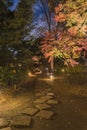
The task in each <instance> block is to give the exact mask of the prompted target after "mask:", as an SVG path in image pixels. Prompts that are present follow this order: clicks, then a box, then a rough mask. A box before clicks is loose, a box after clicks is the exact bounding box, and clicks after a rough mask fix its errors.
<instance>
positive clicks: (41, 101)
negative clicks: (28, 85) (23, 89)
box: [34, 98, 47, 104]
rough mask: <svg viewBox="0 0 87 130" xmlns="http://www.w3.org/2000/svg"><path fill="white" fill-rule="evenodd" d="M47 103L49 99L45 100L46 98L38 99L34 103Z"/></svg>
mask: <svg viewBox="0 0 87 130" xmlns="http://www.w3.org/2000/svg"><path fill="white" fill-rule="evenodd" d="M46 101H47V99H45V98H40V99H36V100H35V101H34V103H36V104H43V103H45V102H46Z"/></svg>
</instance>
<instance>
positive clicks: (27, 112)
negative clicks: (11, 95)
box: [22, 108, 39, 116]
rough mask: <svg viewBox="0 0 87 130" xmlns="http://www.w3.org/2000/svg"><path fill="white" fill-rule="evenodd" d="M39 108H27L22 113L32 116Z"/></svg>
mask: <svg viewBox="0 0 87 130" xmlns="http://www.w3.org/2000/svg"><path fill="white" fill-rule="evenodd" d="M38 111H39V110H38V109H37V108H27V109H25V110H24V111H23V112H22V113H23V114H27V115H30V116H33V115H35V114H36V113H37V112H38Z"/></svg>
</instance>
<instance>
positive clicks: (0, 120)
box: [0, 118, 10, 128]
mask: <svg viewBox="0 0 87 130" xmlns="http://www.w3.org/2000/svg"><path fill="white" fill-rule="evenodd" d="M9 124H10V122H9V121H8V120H6V119H4V118H0V128H4V127H8V126H9Z"/></svg>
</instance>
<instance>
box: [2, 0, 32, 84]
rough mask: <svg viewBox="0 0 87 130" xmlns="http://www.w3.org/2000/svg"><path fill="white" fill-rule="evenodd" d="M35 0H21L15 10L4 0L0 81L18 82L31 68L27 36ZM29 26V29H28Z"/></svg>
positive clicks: (30, 53)
mask: <svg viewBox="0 0 87 130" xmlns="http://www.w3.org/2000/svg"><path fill="white" fill-rule="evenodd" d="M32 3H33V1H28V0H25V1H21V3H19V6H18V7H17V8H16V9H15V10H14V11H11V10H9V7H10V6H11V5H9V4H8V3H7V5H5V3H3V1H2V13H1V14H0V81H2V82H3V81H4V83H5V82H6V83H9V84H13V83H12V82H13V81H14V82H15V83H17V82H18V81H19V80H20V79H21V77H22V75H24V73H25V72H26V69H27V68H30V66H31V65H30V64H31V60H30V59H31V58H30V57H31V55H32V52H31V50H30V46H29V43H26V41H25V36H26V33H27V31H29V30H30V26H29V25H30V24H31V21H32ZM27 27H28V30H27Z"/></svg>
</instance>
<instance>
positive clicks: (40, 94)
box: [35, 93, 45, 97]
mask: <svg viewBox="0 0 87 130" xmlns="http://www.w3.org/2000/svg"><path fill="white" fill-rule="evenodd" d="M44 95H45V94H44V93H36V94H35V96H36V97H41V96H44Z"/></svg>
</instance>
